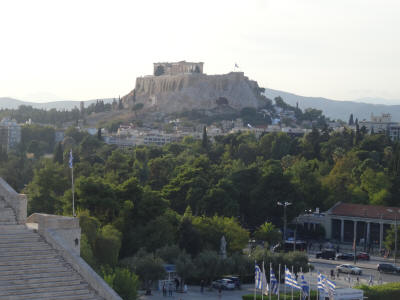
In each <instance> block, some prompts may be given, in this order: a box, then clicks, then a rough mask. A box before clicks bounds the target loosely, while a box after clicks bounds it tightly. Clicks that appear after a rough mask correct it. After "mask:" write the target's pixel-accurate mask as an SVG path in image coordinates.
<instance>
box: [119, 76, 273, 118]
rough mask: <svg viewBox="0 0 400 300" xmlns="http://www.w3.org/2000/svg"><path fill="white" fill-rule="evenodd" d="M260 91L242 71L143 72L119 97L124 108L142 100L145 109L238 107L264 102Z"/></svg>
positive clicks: (257, 105)
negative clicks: (214, 73)
mask: <svg viewBox="0 0 400 300" xmlns="http://www.w3.org/2000/svg"><path fill="white" fill-rule="evenodd" d="M262 91H263V89H261V88H260V87H259V86H258V84H257V82H256V81H253V80H249V79H248V78H247V77H246V76H244V74H243V73H242V72H232V73H229V74H224V75H206V74H180V75H174V76H170V75H164V76H146V77H139V78H137V79H136V86H135V89H134V90H133V91H132V92H130V93H129V94H128V95H126V96H125V97H124V98H123V99H122V100H123V103H124V105H125V107H127V108H132V107H134V106H135V104H138V103H142V104H143V105H144V109H145V110H147V111H160V112H164V113H172V112H179V111H184V110H193V109H213V108H215V107H218V106H219V105H229V106H230V107H232V108H234V109H237V110H240V109H242V108H244V107H254V108H258V107H260V106H262V105H263V104H265V103H266V101H267V99H266V98H265V97H264V96H263V95H262Z"/></svg>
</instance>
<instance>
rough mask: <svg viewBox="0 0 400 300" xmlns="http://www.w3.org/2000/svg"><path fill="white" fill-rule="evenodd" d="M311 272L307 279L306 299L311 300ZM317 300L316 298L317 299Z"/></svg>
mask: <svg viewBox="0 0 400 300" xmlns="http://www.w3.org/2000/svg"><path fill="white" fill-rule="evenodd" d="M310 273H311V278H309V279H308V300H311V279H312V271H311V272H310ZM317 300H318V299H317Z"/></svg>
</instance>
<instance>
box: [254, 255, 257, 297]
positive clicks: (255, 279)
mask: <svg viewBox="0 0 400 300" xmlns="http://www.w3.org/2000/svg"><path fill="white" fill-rule="evenodd" d="M256 266H257V262H256V261H255V260H254V269H255V267H256ZM256 284H257V278H256V276H254V300H256Z"/></svg>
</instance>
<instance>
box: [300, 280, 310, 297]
mask: <svg viewBox="0 0 400 300" xmlns="http://www.w3.org/2000/svg"><path fill="white" fill-rule="evenodd" d="M300 285H301V290H302V291H303V299H306V298H307V297H308V293H309V292H310V287H309V286H308V283H307V281H306V280H305V279H304V275H301V282H300Z"/></svg>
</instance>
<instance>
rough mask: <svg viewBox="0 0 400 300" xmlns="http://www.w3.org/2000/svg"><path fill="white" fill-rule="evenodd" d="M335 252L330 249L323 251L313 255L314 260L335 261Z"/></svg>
mask: <svg viewBox="0 0 400 300" xmlns="http://www.w3.org/2000/svg"><path fill="white" fill-rule="evenodd" d="M335 254H336V252H335V250H332V249H324V250H322V251H319V252H317V253H316V254H315V257H316V258H324V259H335Z"/></svg>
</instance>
